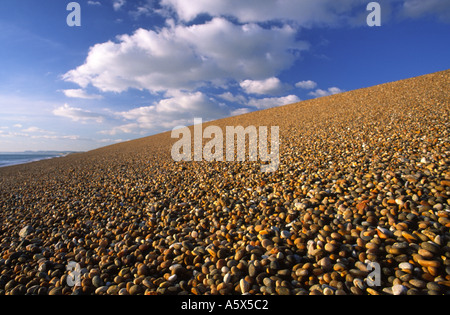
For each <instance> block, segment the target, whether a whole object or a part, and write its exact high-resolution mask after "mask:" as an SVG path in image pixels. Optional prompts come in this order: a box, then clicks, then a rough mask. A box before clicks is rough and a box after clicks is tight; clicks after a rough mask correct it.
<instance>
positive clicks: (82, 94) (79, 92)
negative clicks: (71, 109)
mask: <svg viewBox="0 0 450 315" xmlns="http://www.w3.org/2000/svg"><path fill="white" fill-rule="evenodd" d="M63 93H64V95H66V96H67V97H71V98H82V99H89V100H99V99H102V98H103V96H101V95H96V94H88V93H86V91H85V90H83V89H72V90H63Z"/></svg>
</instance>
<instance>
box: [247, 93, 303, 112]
mask: <svg viewBox="0 0 450 315" xmlns="http://www.w3.org/2000/svg"><path fill="white" fill-rule="evenodd" d="M298 102H300V99H299V98H298V96H297V95H288V96H283V97H267V98H262V99H256V98H252V99H250V100H249V102H248V105H249V106H252V107H256V108H257V109H266V108H271V107H277V106H283V105H288V104H292V103H298Z"/></svg>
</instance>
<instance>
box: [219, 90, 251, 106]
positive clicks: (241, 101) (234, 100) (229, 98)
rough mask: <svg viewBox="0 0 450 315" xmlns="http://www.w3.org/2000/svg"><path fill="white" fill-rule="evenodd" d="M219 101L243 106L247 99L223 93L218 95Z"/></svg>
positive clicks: (242, 96)
mask: <svg viewBox="0 0 450 315" xmlns="http://www.w3.org/2000/svg"><path fill="white" fill-rule="evenodd" d="M218 97H220V98H221V99H224V100H226V101H228V102H232V103H238V104H245V103H247V98H246V97H245V96H244V95H241V94H239V95H233V93H231V92H225V93H222V94H220V95H218Z"/></svg>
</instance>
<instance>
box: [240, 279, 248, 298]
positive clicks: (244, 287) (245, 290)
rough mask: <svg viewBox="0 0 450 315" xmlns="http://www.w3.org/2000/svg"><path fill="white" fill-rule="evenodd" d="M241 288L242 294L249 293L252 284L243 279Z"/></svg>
mask: <svg viewBox="0 0 450 315" xmlns="http://www.w3.org/2000/svg"><path fill="white" fill-rule="evenodd" d="M239 287H240V289H241V293H242V294H244V293H248V291H249V290H250V283H248V282H247V281H246V280H245V279H241V280H240V281H239Z"/></svg>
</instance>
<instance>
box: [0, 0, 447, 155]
mask: <svg viewBox="0 0 450 315" xmlns="http://www.w3.org/2000/svg"><path fill="white" fill-rule="evenodd" d="M369 2H370V1H365V0H339V1H336V0H189V1H186V0H134V1H131V0H96V1H95V0H89V1H87V0H80V1H76V3H78V4H79V8H80V11H77V10H74V9H73V7H69V10H68V4H69V3H70V1H64V0H58V1H55V0H40V1H35V0H2V1H1V2H0V152H19V151H26V150H36V151H37V150H58V151H88V150H91V149H95V148H99V147H102V146H106V145H110V144H114V143H118V142H122V141H127V140H132V139H136V138H141V137H145V136H149V135H152V134H157V133H160V132H163V131H168V130H172V129H173V128H174V127H176V126H182V125H185V126H188V125H192V124H193V121H194V118H202V119H203V121H209V120H214V119H220V118H224V117H229V116H234V115H239V114H244V113H248V112H252V111H257V110H262V109H266V108H270V107H275V106H281V105H285V104H290V103H294V102H298V101H301V100H307V99H311V98H316V97H322V96H327V95H332V94H337V93H342V92H345V91H351V90H354V89H359V88H364V87H369V86H373V85H377V84H382V83H387V82H392V81H397V80H401V79H406V78H410V77H414V76H419V75H424V74H427V73H432V72H437V71H442V70H447V69H449V68H450V58H449V51H450V40H449V39H450V1H448V0H426V1H422V0H389V1H388V0H382V1H376V2H377V3H378V4H379V5H380V9H381V11H380V12H381V15H380V18H381V25H380V26H369V25H368V23H367V19H368V16H369V15H371V14H375V13H376V12H372V11H370V10H367V5H368V3H369ZM78 13H79V14H78ZM75 17H79V21H80V26H77V25H75V26H69V24H73V23H70V21H76V19H75ZM68 18H69V23H68Z"/></svg>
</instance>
